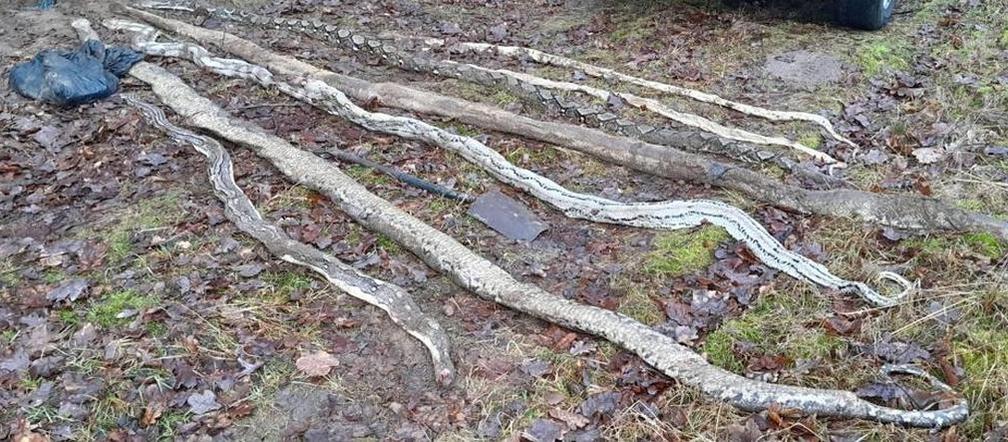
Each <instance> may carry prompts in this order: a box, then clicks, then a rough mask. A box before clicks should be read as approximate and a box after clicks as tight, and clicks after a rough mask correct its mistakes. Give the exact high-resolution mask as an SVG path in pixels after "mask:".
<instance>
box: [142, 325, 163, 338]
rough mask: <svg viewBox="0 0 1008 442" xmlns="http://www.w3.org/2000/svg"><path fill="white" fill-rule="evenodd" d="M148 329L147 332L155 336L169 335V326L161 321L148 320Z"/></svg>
mask: <svg viewBox="0 0 1008 442" xmlns="http://www.w3.org/2000/svg"><path fill="white" fill-rule="evenodd" d="M144 328H145V329H146V330H147V334H148V335H151V336H153V337H155V338H160V337H164V336H166V335H168V326H167V325H165V323H164V322H161V321H151V322H148V323H147V325H146V326H145V327H144Z"/></svg>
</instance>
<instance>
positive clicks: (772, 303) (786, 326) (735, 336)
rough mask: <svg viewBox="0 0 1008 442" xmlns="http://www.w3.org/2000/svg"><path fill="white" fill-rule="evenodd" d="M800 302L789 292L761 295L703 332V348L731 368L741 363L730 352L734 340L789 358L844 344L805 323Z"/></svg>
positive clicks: (826, 352)
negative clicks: (748, 306) (739, 313)
mask: <svg viewBox="0 0 1008 442" xmlns="http://www.w3.org/2000/svg"><path fill="white" fill-rule="evenodd" d="M802 304H803V301H802V298H794V297H793V296H791V295H787V296H779V295H776V294H769V295H767V296H764V297H762V298H761V299H760V300H759V302H758V303H757V304H756V305H755V306H754V307H753V308H752V309H751V310H749V311H748V312H746V313H744V314H743V315H742V316H740V317H738V318H735V319H732V320H729V321H726V322H725V323H723V324H721V326H720V327H719V328H718V329H717V330H715V331H713V332H711V333H710V334H709V335H707V338H706V340H705V341H704V345H703V351H704V353H706V354H707V358H708V360H710V361H711V362H712V363H714V364H716V365H718V366H720V367H723V368H726V369H730V370H734V371H739V370H741V369H742V368H744V365H745V364H744V363H743V361H741V360H740V359H739V358H738V356H736V355H735V352H734V348H735V345H736V344H738V343H747V344H752V345H753V346H754V348H755V351H757V352H760V353H764V354H768V355H782V356H785V357H787V358H790V359H792V360H799V359H809V360H815V359H827V358H829V357H830V356H831V355H832V354H833V353H834V352H836V351H838V350H840V349H842V348H843V347H844V345H845V344H844V342H843V340H842V339H840V338H838V337H836V336H832V335H830V334H828V333H826V331H825V330H823V329H822V328H818V327H813V328H809V327H807V326H806V325H805V324H804V321H805V320H806V319H807V317H808V312H807V311H806V310H807V309H806V308H805V307H803V305H802Z"/></svg>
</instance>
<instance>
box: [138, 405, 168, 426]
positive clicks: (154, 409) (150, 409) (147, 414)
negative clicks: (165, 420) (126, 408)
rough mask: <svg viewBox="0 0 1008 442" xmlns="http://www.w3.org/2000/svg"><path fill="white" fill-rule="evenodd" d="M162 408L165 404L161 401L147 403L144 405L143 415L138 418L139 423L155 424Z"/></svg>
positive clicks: (162, 410)
mask: <svg viewBox="0 0 1008 442" xmlns="http://www.w3.org/2000/svg"><path fill="white" fill-rule="evenodd" d="M164 410H165V404H164V403H163V402H151V403H149V404H147V406H146V407H144V412H143V417H141V418H140V425H141V426H144V427H149V426H151V425H154V424H156V423H157V421H158V418H160V417H161V413H163V412H164Z"/></svg>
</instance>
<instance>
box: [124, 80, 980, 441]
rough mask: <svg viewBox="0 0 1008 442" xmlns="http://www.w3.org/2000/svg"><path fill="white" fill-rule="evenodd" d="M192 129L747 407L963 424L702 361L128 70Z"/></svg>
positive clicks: (485, 285)
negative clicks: (517, 276)
mask: <svg viewBox="0 0 1008 442" xmlns="http://www.w3.org/2000/svg"><path fill="white" fill-rule="evenodd" d="M130 74H131V75H132V76H134V77H135V78H137V79H140V80H141V81H143V82H145V83H147V84H148V85H150V87H151V88H152V90H153V91H154V93H155V94H156V95H157V96H158V97H160V98H161V100H162V101H163V102H165V103H166V104H167V105H168V106H170V107H172V108H173V109H174V110H175V112H176V113H178V114H180V115H183V116H186V117H185V121H186V122H187V124H190V125H192V126H195V127H199V128H201V129H203V130H206V131H209V132H211V133H214V134H216V135H217V136H220V137H223V138H226V139H228V140H230V141H232V142H235V143H237V144H240V145H242V146H245V147H248V148H249V149H251V150H253V151H254V152H255V153H256V154H258V155H259V156H261V157H263V158H264V159H266V160H268V161H270V162H271V163H273V164H274V165H275V166H276V167H277V168H278V169H279V170H280V171H281V172H283V173H284V174H285V175H286V176H288V177H289V178H291V179H293V180H295V181H297V182H299V183H302V184H304V185H306V186H309V187H312V188H315V189H317V190H319V191H320V192H322V193H323V194H325V195H326V196H328V197H329V198H330V199H332V200H333V202H335V203H336V204H338V205H339V206H340V207H341V208H342V209H343V210H344V211H345V212H347V213H348V214H349V215H350V216H351V217H352V218H354V219H355V220H357V221H358V222H360V223H361V224H362V225H364V226H365V227H367V228H369V229H371V230H374V231H376V232H380V233H383V234H385V235H387V236H389V237H391V238H393V239H394V240H395V241H396V242H398V243H399V244H402V245H403V246H404V247H405V248H407V249H409V250H411V251H412V252H413V253H415V254H417V255H418V256H420V257H421V258H422V259H423V260H424V261H425V262H427V263H428V264H429V265H431V266H432V267H434V268H435V269H438V270H440V271H442V272H444V273H445V274H447V275H448V276H450V277H451V278H452V279H453V280H454V281H455V282H456V283H458V284H459V285H461V286H462V287H465V288H467V289H468V290H471V291H472V292H474V293H476V294H477V295H479V296H481V297H483V298H485V299H488V300H492V301H494V302H498V303H501V304H503V305H506V306H508V307H511V308H514V309H516V310H518V311H522V312H525V313H528V314H531V315H533V316H536V317H539V318H541V319H544V320H546V321H550V322H555V323H558V324H561V325H564V326H567V327H571V328H574V329H578V330H582V331H585V332H588V333H591V334H595V335H597V336H600V337H602V338H605V339H608V340H610V341H612V342H614V343H616V344H617V345H620V346H622V347H624V348H626V349H628V350H630V351H632V352H634V353H635V354H637V355H638V356H640V357H641V358H642V359H643V360H644V361H645V362H647V363H648V364H650V365H652V366H654V367H655V368H656V369H658V370H659V371H661V372H663V373H665V374H667V375H669V376H671V377H673V378H675V379H677V380H679V381H680V382H683V383H684V384H686V385H690V386H693V387H695V388H698V389H700V390H701V391H703V392H705V393H706V394H709V395H711V396H714V397H716V398H718V399H721V400H724V401H727V402H728V403H731V404H732V405H734V406H736V407H739V408H741V409H744V410H763V409H767V408H769V407H782V408H784V409H791V410H795V411H799V412H804V413H810V414H819V415H823V416H839V417H851V418H863V419H872V420H877V421H881V422H893V423H899V424H903V425H913V426H922V427H930V428H938V427H943V426H947V425H951V424H954V423H956V422H960V421H962V420H963V419H965V417H966V416H967V414H968V407H967V404H966V402H965V400H959V401H957V402H956V403H955V404H954V405H953V406H951V407H949V408H947V409H942V410H934V411H917V410H914V411H909V410H898V409H893V408H888V407H882V406H879V405H876V404H872V403H870V402H868V401H865V400H863V399H860V398H858V397H857V396H856V395H855V394H853V393H851V392H847V391H839V390H825V389H814V388H805V387H796V386H786V385H775V384H770V383H766V382H761V381H757V380H753V379H748V378H745V377H742V376H739V375H736V374H734V373H731V372H728V371H725V370H723V369H721V368H718V367H715V366H712V365H710V364H709V363H707V362H706V361H705V360H704V359H703V358H702V357H701V356H700V355H697V354H696V353H694V352H692V351H690V350H689V349H687V348H685V347H683V346H681V345H679V344H678V343H676V342H675V340H674V339H672V338H670V337H668V336H665V335H663V334H661V333H659V332H657V331H655V330H654V329H652V328H650V327H647V326H645V325H643V324H641V323H639V322H637V321H634V320H633V319H630V318H628V317H626V316H623V315H620V314H618V313H615V312H612V311H608V310H604V309H601V308H597V307H591V306H586V305H582V304H578V303H575V302H573V301H570V300H567V299H564V298H561V297H557V296H555V295H552V294H550V293H548V292H545V291H543V290H542V289H540V288H538V287H536V286H534V285H531V284H524V283H521V282H518V281H516V280H514V279H513V278H512V277H511V276H510V275H509V274H507V273H506V272H504V271H503V270H502V269H500V268H499V267H497V266H495V265H493V264H492V263H490V262H489V261H487V260H485V259H484V258H482V257H480V256H479V255H476V254H474V253H473V252H471V251H469V250H468V249H466V248H465V247H464V246H462V245H461V244H459V243H458V242H457V241H455V240H454V239H452V238H451V237H449V236H447V235H445V234H443V233H441V232H439V231H437V230H435V229H433V228H431V227H430V226H427V225H426V224H424V223H423V222H421V221H419V220H417V219H416V218H413V217H412V216H410V215H409V214H407V213H405V212H403V211H402V210H400V209H399V208H397V207H395V206H394V205H392V204H390V203H389V202H387V201H385V200H383V199H381V198H378V197H377V196H375V195H373V194H371V193H370V192H368V191H367V189H365V188H363V187H362V186H360V185H359V184H357V183H356V182H355V181H353V180H352V179H351V178H350V177H348V176H346V175H345V174H343V173H342V172H341V171H340V170H339V169H338V168H335V167H333V166H331V165H330V164H328V163H326V162H325V161H323V160H322V159H320V158H318V157H317V156H315V155H313V154H311V153H309V152H306V151H303V150H300V149H297V148H295V147H293V146H291V145H290V144H289V143H287V142H286V141H284V140H283V139H281V138H278V137H276V136H274V135H270V134H267V133H266V132H264V131H263V130H262V129H261V128H258V127H256V126H253V125H251V124H248V123H239V122H236V121H235V120H233V119H232V118H231V117H230V116H228V115H227V114H226V113H224V112H223V111H222V110H221V109H220V108H219V107H217V106H216V105H214V104H213V103H212V102H211V101H210V100H208V99H206V98H204V97H202V96H200V95H198V94H197V93H196V92H195V91H193V90H192V89H191V88H189V86H188V85H186V84H185V83H184V82H182V81H181V80H180V79H179V78H178V77H176V76H174V75H172V74H171V73H169V72H168V71H166V70H164V69H162V68H160V67H157V66H155V65H152V64H150V63H139V64H137V65H136V66H134V68H133V69H132V70H131V71H130ZM882 370H883V375H884V376H888V375H889V374H892V373H907V374H912V375H918V376H922V377H924V378H926V379H928V380H930V381H931V382H932V384H933V385H934V386H935V387H936V388H940V389H942V390H946V391H949V390H950V388H949V387H948V386H946V385H944V384H942V383H941V382H939V381H938V380H937V379H935V378H934V377H932V376H930V375H928V374H927V373H926V372H923V371H921V370H919V369H917V368H914V367H908V366H889V365H887V366H884V367H883V368H882Z"/></svg>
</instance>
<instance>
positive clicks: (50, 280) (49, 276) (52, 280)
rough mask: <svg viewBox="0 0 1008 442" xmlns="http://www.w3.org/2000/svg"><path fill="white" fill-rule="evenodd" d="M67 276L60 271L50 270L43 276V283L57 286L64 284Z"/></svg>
mask: <svg viewBox="0 0 1008 442" xmlns="http://www.w3.org/2000/svg"><path fill="white" fill-rule="evenodd" d="M65 277H66V276H65V275H63V272H61V271H59V270H58V269H49V270H46V271H45V273H43V274H42V281H43V282H45V283H46V284H57V283H59V282H62V281H63V279H64V278H65Z"/></svg>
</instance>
